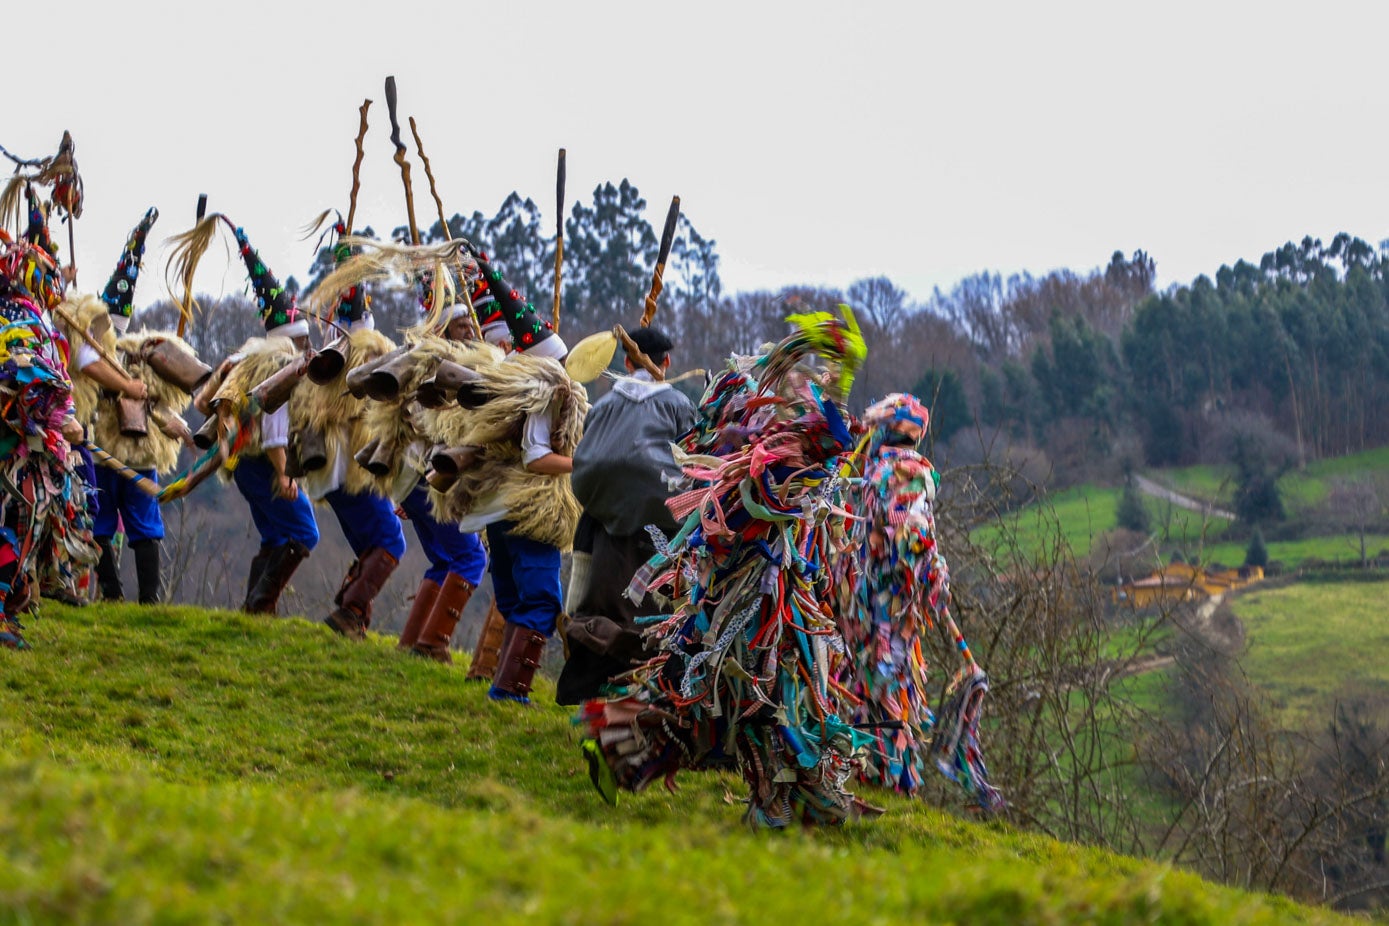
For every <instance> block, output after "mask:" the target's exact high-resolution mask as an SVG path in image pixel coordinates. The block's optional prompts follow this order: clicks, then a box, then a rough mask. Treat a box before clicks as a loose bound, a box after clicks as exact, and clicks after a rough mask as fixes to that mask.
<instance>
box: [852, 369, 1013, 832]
mask: <svg viewBox="0 0 1389 926" xmlns="http://www.w3.org/2000/svg"><path fill="white" fill-rule="evenodd" d="M929 419H930V415H929V413H928V411H927V409H926V406H925V405H923V404H922V403H921V401H920V400H919V399H917V398H916V397H915V396H912V395H906V394H902V393H894V394H892V395H889V396H887V397H886V398H884V399H882V400H881V401H879V402H876V403H874V404H873V405H872V406H870V407H869V408H868V410H867V411H866V412H864V415H863V423H864V426H865V427H866V428H867V429H868V438H867V446H866V451H867V453H866V456H865V458H864V465H863V475H862V479H861V480H859V481H858V483H857V485H856V486H855V490H854V491H852V492H851V495H852V497H854V498H855V499H856V500H857V502H858V504H857V505H856V506H855V508H856V512H855V513H856V514H858V515H860V517H858V518H857V519H855V520H854V521H852V522H850V523H851V527H850V528H849V530H848V533H847V543H846V544H845V547H846V548H845V549H844V550H843V555H842V556H841V557H839V558H837V563H838V564H839V565H838V567H837V569H836V571H837V573H838V574H839V578H840V581H841V589H842V591H843V592H844V593H845V595H844V599H845V600H844V601H843V603H842V605H841V612H840V619H839V627H840V632H841V633H842V634H843V637H844V643H845V663H846V666H845V668H846V671H844V672H842V673H840V675H841V678H840V681H841V683H842V684H843V685H844V686H845V688H846V689H847V690H848V691H849V692H850V693H851V694H852V696H853V701H854V702H856V704H857V706H856V707H855V708H854V709H853V712H852V717H851V719H852V721H853V723H854V724H855V726H856V727H858V728H859V729H861V730H865V731H868V734H867V735H871V736H872V739H873V742H872V743H871V744H870V746H869V749H868V751H867V758H866V760H865V762H864V766H863V769H862V771H861V772H860V777H861V778H863V779H864V780H865V781H870V782H872V783H874V784H878V785H882V786H883V787H887V788H894V789H896V790H898V791H901V792H903V793H907V794H911V793H914V792H916V791H917V789H918V788H919V787H920V786H921V781H922V772H923V769H924V767H925V765H926V762H927V761H928V760H929V759H931V758H934V760H935V763H936V765H937V766H938V768H939V769H940V770H941V771H942V772H943V773H944V774H945V775H946V776H948V777H949V778H950V779H952V780H954V781H956V782H958V783H959V784H960V785H961V786H962V787H964V789H965V790H966V791H967V792H968V793H969V794H970V795H971V796H973V797H974V798H975V800H977V801H978V803H979V806H980V807H981V808H982V809H984V810H986V811H990V812H993V811H996V810H998V809H1000V808H1001V807H1002V805H1003V800H1002V798H1001V796H1000V795H999V793H998V791H997V789H995V788H993V787H992V786H990V784H989V781H988V770H987V768H986V767H985V765H984V758H983V755H982V753H981V752H980V749H979V741H978V727H979V719H980V713H981V708H982V702H983V697H984V694H985V693H986V692H987V691H988V687H989V682H988V676H987V675H985V674H984V671H983V670H982V669H981V668H979V666H978V665H977V664H976V663H975V661H974V656H973V654H972V653H971V651H970V649H969V645H968V644H967V643H966V642H965V639H964V636H963V635H962V634H961V633H960V630H959V627H958V626H956V624H955V621H954V619H953V618H952V617H951V615H950V610H949V607H950V570H949V568H948V566H947V565H946V561H945V557H944V556H942V555H941V551H940V545H939V543H938V541H937V535H936V520H935V513H934V510H933V509H934V504H935V499H936V491H937V489H938V488H939V486H940V475H939V473H938V472H937V471H936V469H935V467H933V466H932V465H931V462H930V461H929V460H928V459H926V458H925V457H924V456H922V455H921V454H920V453H919V452H917V449H916V446H917V444H918V443H919V442H920V440H921V438H922V437H923V436H924V434H925V432H926V424H927V422H928V421H929ZM937 626H938V627H939V628H940V630H941V631H942V632H943V633H946V634H948V635H949V645H950V647H951V648H952V649H955V650H957V651H958V652H959V654H960V659H961V662H962V666H961V669H960V671H959V672H958V673H957V674H956V675H955V677H954V679H953V680H952V681H951V682H950V684H949V686H947V688H946V692H945V696H944V698H943V702H944V703H945V705H946V706H945V708H944V709H943V713H942V716H940V717H939V718H937V717H935V716H934V715H933V714H932V712H931V708H930V704H929V695H928V691H927V685H926V681H927V679H926V676H927V660H926V655H925V653H926V651H927V646H926V642H925V640H924V639H923V638H924V636H925V634H926V632H927V630H929V629H931V628H933V627H937ZM933 734H934V741H933V740H932V736H933Z"/></svg>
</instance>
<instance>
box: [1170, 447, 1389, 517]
mask: <svg viewBox="0 0 1389 926" xmlns="http://www.w3.org/2000/svg"><path fill="white" fill-rule="evenodd" d="M1375 472H1378V473H1385V472H1389V447H1376V448H1375V449H1373V450H1365V451H1362V452H1360V453H1352V454H1348V455H1346V456H1343V457H1333V458H1330V459H1326V460H1315V461H1313V462H1311V463H1308V464H1307V468H1306V469H1305V470H1303V471H1301V472H1299V471H1297V470H1290V471H1289V472H1287V473H1285V474H1284V475H1283V477H1282V478H1281V479H1279V480H1278V489H1279V491H1280V492H1281V493H1282V496H1283V503H1284V504H1285V505H1286V506H1287V507H1288V510H1289V513H1290V514H1294V515H1296V514H1300V513H1305V512H1306V511H1307V510H1309V509H1311V508H1313V507H1315V506H1316V505H1317V504H1319V503H1320V502H1321V501H1322V500H1323V499H1325V498H1326V494H1327V492H1328V491H1330V487H1331V482H1332V480H1333V479H1336V478H1354V477H1356V476H1360V475H1365V474H1368V473H1375ZM1144 475H1146V476H1148V478H1150V479H1152V480H1153V481H1154V482H1159V483H1161V484H1163V485H1165V486H1167V487H1168V488H1171V489H1173V490H1175V491H1177V492H1180V493H1182V494H1183V495H1190V496H1191V497H1192V498H1198V499H1201V500H1202V501H1207V502H1211V503H1214V504H1216V505H1220V506H1222V507H1229V506H1230V505H1231V504H1232V502H1233V499H1234V495H1235V471H1234V467H1232V466H1184V467H1177V468H1173V469H1162V470H1153V471H1150V472H1147V473H1145V474H1144Z"/></svg>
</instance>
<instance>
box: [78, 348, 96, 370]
mask: <svg viewBox="0 0 1389 926" xmlns="http://www.w3.org/2000/svg"><path fill="white" fill-rule="evenodd" d="M100 359H101V354H98V353H97V352H96V348H95V347H92V345H90V344H88V343H87V342H86V341H83V342H82V343H81V344H78V345H77V369H79V370H85V369H87V367H89V366H91V365H92V364H94V363H96V362H97V361H98V360H100Z"/></svg>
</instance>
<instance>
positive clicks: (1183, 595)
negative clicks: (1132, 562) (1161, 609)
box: [1114, 563, 1264, 608]
mask: <svg viewBox="0 0 1389 926" xmlns="http://www.w3.org/2000/svg"><path fill="white" fill-rule="evenodd" d="M1263 577H1264V570H1263V568H1262V567H1260V566H1241V567H1240V568H1239V569H1213V570H1207V569H1203V568H1201V567H1200V566H1191V565H1188V564H1186V563H1169V564H1168V565H1166V566H1164V567H1162V568H1161V569H1159V570H1158V571H1157V572H1155V573H1153V574H1152V575H1150V576H1148V577H1147V578H1143V579H1137V580H1135V581H1133V582H1123V583H1121V584H1120V585H1119V586H1118V587H1117V588H1116V589H1115V590H1114V600H1115V601H1116V602H1122V603H1124V604H1127V605H1129V606H1130V607H1133V608H1147V607H1151V606H1152V605H1160V604H1174V603H1176V602H1179V601H1196V600H1199V599H1201V598H1209V597H1210V596H1211V595H1221V594H1224V593H1225V592H1228V591H1231V590H1233V589H1236V588H1243V587H1244V586H1246V585H1252V584H1253V583H1255V582H1258V581H1259V580H1261V579H1262V578H1263Z"/></svg>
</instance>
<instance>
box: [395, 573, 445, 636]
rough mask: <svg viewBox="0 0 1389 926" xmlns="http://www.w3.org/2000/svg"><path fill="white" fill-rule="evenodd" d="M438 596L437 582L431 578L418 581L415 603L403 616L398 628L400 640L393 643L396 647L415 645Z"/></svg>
mask: <svg viewBox="0 0 1389 926" xmlns="http://www.w3.org/2000/svg"><path fill="white" fill-rule="evenodd" d="M438 597H439V583H438V582H435V581H434V580H433V579H424V580H423V581H421V582H420V587H419V590H418V591H417V592H415V603H414V604H413V605H411V606H410V616H409V617H407V618H405V626H404V627H402V628H400V642H398V643H397V644H396V645H395V648H396V649H399V650H407V649H409V648H410V647H412V646H414V645H415V641H417V640H419V638H420V630H422V629H423V628H424V621H425V618H427V617H429V612H430V610H432V609H433V607H434V602H435V600H437V599H438Z"/></svg>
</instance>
